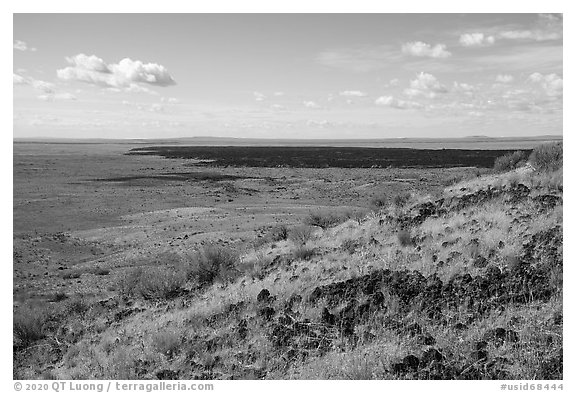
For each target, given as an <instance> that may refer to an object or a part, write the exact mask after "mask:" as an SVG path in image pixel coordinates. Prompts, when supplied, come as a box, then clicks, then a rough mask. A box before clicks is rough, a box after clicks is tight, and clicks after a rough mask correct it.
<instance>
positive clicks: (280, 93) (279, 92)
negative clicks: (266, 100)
mask: <svg viewBox="0 0 576 393" xmlns="http://www.w3.org/2000/svg"><path fill="white" fill-rule="evenodd" d="M284 94H285V93H284V92H283V91H275V92H274V94H273V95H274V97H282V96H284Z"/></svg>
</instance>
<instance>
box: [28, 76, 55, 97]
mask: <svg viewBox="0 0 576 393" xmlns="http://www.w3.org/2000/svg"><path fill="white" fill-rule="evenodd" d="M30 85H31V86H32V87H33V88H35V89H36V90H40V91H42V92H44V93H48V94H51V93H54V89H55V86H54V84H53V83H50V82H44V81H41V80H37V79H32V80H30Z"/></svg>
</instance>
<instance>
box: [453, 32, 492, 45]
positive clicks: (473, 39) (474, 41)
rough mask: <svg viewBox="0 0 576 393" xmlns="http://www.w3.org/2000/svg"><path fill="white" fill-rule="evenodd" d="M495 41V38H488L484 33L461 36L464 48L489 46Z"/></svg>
mask: <svg viewBox="0 0 576 393" xmlns="http://www.w3.org/2000/svg"><path fill="white" fill-rule="evenodd" d="M495 41H496V39H495V38H494V36H486V35H484V33H468V34H462V35H461V36H460V44H461V45H462V46H488V45H493V44H494V42H495Z"/></svg>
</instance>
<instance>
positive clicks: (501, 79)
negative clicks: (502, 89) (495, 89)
mask: <svg viewBox="0 0 576 393" xmlns="http://www.w3.org/2000/svg"><path fill="white" fill-rule="evenodd" d="M513 81H514V77H513V76H512V75H502V74H500V75H498V76H496V82H498V83H510V82H513Z"/></svg>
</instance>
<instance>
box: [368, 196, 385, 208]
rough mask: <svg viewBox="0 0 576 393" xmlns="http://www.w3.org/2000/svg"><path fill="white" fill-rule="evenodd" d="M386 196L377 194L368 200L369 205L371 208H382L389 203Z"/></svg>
mask: <svg viewBox="0 0 576 393" xmlns="http://www.w3.org/2000/svg"><path fill="white" fill-rule="evenodd" d="M389 203H390V202H389V200H388V197H386V196H377V197H374V198H372V200H370V207H371V208H372V209H373V210H382V209H384V208H385V207H386V206H388V204H389Z"/></svg>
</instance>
